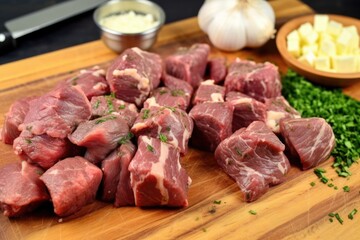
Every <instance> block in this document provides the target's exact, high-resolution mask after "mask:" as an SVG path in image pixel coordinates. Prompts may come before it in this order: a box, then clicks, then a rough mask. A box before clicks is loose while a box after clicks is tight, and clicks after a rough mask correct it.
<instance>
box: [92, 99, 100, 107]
mask: <svg viewBox="0 0 360 240" xmlns="http://www.w3.org/2000/svg"><path fill="white" fill-rule="evenodd" d="M100 102H101V101H100V100H96V102H95V104H94V107H93V108H94V109H98V108H99V106H100Z"/></svg>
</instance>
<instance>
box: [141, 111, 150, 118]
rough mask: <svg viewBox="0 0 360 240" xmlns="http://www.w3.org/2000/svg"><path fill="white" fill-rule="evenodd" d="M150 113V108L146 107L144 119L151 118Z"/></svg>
mask: <svg viewBox="0 0 360 240" xmlns="http://www.w3.org/2000/svg"><path fill="white" fill-rule="evenodd" d="M149 113H150V110H149V109H144V112H143V115H142V119H144V120H145V119H148V118H149Z"/></svg>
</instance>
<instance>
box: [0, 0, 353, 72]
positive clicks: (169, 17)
mask: <svg viewBox="0 0 360 240" xmlns="http://www.w3.org/2000/svg"><path fill="white" fill-rule="evenodd" d="M63 1H64V0H27V1H24V0H0V23H1V27H0V28H2V27H3V23H4V22H5V21H6V20H10V19H13V18H16V17H17V16H21V15H23V14H26V13H29V12H32V11H35V10H38V9H41V8H44V7H47V6H50V5H52V4H55V3H58V2H63ZM153 1H154V2H156V3H158V4H159V5H160V6H161V7H162V8H163V9H164V11H165V13H166V23H170V22H174V21H177V20H181V19H184V18H189V17H193V16H196V15H197V13H198V11H199V9H200V6H201V5H202V4H203V2H204V1H203V0H182V1H171V0H153ZM224 1H226V0H224ZM303 2H304V3H306V4H307V5H309V6H310V7H312V8H313V9H314V10H315V11H316V12H318V13H328V14H330V13H332V14H341V15H346V16H351V17H355V18H360V11H359V9H360V1H358V0H331V1H329V0H317V1H311V0H303ZM284 4H286V0H284ZM92 13H93V11H89V12H86V13H83V14H81V15H78V16H76V17H73V18H71V19H69V20H65V21H63V22H61V23H58V24H56V25H54V26H51V27H48V28H46V29H43V30H40V31H38V32H35V33H33V34H31V35H27V36H24V37H22V38H20V39H18V41H17V43H18V46H17V48H16V49H15V50H13V51H11V52H9V53H6V54H3V55H1V56H0V64H4V63H8V62H12V61H16V60H20V59H23V58H28V57H31V56H35V55H38V54H43V53H46V52H51V51H55V50H58V49H61V48H65V47H70V46H74V45H78V44H81V43H85V42H89V41H93V40H97V39H99V36H100V35H99V31H98V29H97V27H96V26H95V23H94V22H93V18H92ZM1 30H3V29H1ZM0 75H1V74H0Z"/></svg>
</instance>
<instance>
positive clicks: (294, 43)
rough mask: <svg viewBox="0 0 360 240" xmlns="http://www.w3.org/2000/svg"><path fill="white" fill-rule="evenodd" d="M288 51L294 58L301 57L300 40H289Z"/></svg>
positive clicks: (287, 43) (287, 42)
mask: <svg viewBox="0 0 360 240" xmlns="http://www.w3.org/2000/svg"><path fill="white" fill-rule="evenodd" d="M286 45H287V50H288V52H289V53H291V54H292V55H293V56H294V57H298V56H300V42H299V41H298V40H288V41H286Z"/></svg>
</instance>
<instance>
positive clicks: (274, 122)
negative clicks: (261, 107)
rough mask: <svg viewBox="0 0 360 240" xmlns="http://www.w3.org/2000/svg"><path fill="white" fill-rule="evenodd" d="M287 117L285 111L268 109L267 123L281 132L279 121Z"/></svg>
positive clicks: (273, 129)
mask: <svg viewBox="0 0 360 240" xmlns="http://www.w3.org/2000/svg"><path fill="white" fill-rule="evenodd" d="M284 117H286V114H285V113H284V112H277V111H267V112H266V125H267V126H268V127H269V128H270V129H271V130H272V131H273V132H279V131H280V126H279V121H280V119H282V118H284Z"/></svg>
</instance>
